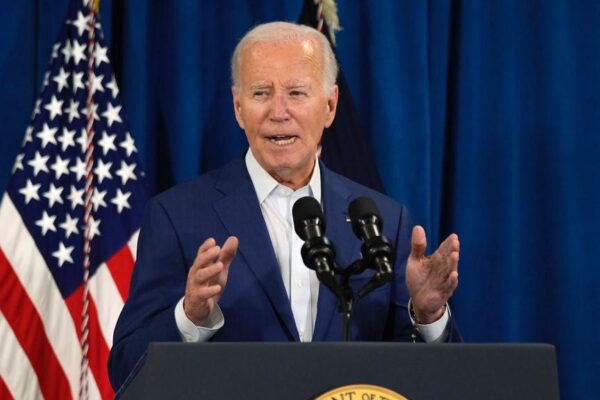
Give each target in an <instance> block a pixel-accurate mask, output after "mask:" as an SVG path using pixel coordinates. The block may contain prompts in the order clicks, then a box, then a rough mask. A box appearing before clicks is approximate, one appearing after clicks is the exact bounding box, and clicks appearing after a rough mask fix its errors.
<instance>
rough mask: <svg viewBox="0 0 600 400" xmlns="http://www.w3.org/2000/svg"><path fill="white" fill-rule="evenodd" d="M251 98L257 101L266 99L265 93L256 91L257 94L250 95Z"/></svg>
mask: <svg viewBox="0 0 600 400" xmlns="http://www.w3.org/2000/svg"><path fill="white" fill-rule="evenodd" d="M252 96H253V97H254V98H257V99H263V98H265V97H267V92H265V91H257V92H254V93H252Z"/></svg>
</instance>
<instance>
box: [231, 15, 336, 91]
mask: <svg viewBox="0 0 600 400" xmlns="http://www.w3.org/2000/svg"><path fill="white" fill-rule="evenodd" d="M306 39H310V40H312V41H314V42H316V43H318V44H319V45H320V47H321V51H322V56H323V84H324V87H325V92H327V95H329V94H331V91H332V90H333V86H334V85H335V81H336V79H337V74H338V64H337V61H336V59H335V54H334V53H333V50H332V49H331V45H330V44H329V41H328V40H327V38H326V37H325V35H323V34H322V33H321V32H319V31H317V30H316V29H314V28H311V27H309V26H306V25H299V24H293V23H290V22H269V23H266V24H261V25H257V26H255V27H254V28H252V29H251V30H250V31H248V33H246V34H245V35H244V37H243V38H242V39H241V40H240V41H239V42H238V44H237V46H235V50H234V51H233V55H232V56H231V80H232V83H233V86H234V87H235V88H236V89H239V88H240V69H241V63H242V53H243V52H244V50H245V49H246V48H247V47H249V46H251V45H253V44H256V43H264V42H267V43H268V42H275V43H278V42H297V41H300V40H306Z"/></svg>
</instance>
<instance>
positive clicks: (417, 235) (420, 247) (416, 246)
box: [410, 225, 427, 258]
mask: <svg viewBox="0 0 600 400" xmlns="http://www.w3.org/2000/svg"><path fill="white" fill-rule="evenodd" d="M411 248H412V249H411V254H410V255H411V257H415V258H421V257H423V256H424V255H425V249H426V248H427V237H426V236H425V229H423V227H422V226H420V225H416V226H415V227H414V228H413V231H412V238H411Z"/></svg>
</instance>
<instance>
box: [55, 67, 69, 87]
mask: <svg viewBox="0 0 600 400" xmlns="http://www.w3.org/2000/svg"><path fill="white" fill-rule="evenodd" d="M69 75H70V74H69V73H68V72H65V69H64V68H63V67H60V71H59V72H58V74H57V75H56V76H55V77H54V78H52V80H53V81H54V82H56V86H57V89H56V90H58V91H59V92H61V91H62V90H63V89H64V88H66V87H69V83H68V79H69Z"/></svg>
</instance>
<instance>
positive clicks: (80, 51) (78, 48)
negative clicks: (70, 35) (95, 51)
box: [71, 40, 86, 65]
mask: <svg viewBox="0 0 600 400" xmlns="http://www.w3.org/2000/svg"><path fill="white" fill-rule="evenodd" d="M85 48H86V45H85V44H83V43H79V42H78V41H77V40H73V48H72V49H71V51H72V56H73V61H75V65H78V64H79V63H80V62H81V60H83V59H84V58H85Z"/></svg>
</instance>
